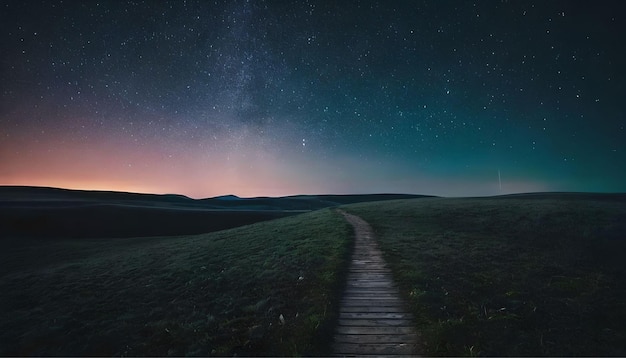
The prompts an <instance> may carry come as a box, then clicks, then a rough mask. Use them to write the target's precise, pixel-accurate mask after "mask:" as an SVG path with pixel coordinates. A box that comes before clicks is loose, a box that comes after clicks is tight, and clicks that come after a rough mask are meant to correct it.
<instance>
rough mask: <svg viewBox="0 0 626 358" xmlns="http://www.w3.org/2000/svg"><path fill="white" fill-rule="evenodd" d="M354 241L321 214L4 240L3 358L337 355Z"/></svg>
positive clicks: (0, 268)
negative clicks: (167, 231)
mask: <svg viewBox="0 0 626 358" xmlns="http://www.w3.org/2000/svg"><path fill="white" fill-rule="evenodd" d="M350 238H351V228H350V226H349V225H348V224H347V223H346V222H345V221H344V220H343V219H342V218H341V217H340V216H339V215H338V214H336V213H333V212H332V211H330V210H322V211H318V212H314V213H309V214H303V215H299V216H296V217H291V218H285V219H279V220H274V221H269V222H263V223H258V224H254V225H249V226H246V227H241V228H237V229H231V230H227V231H221V232H217V233H212V234H206V235H196V236H183V237H160V238H141V239H109V240H104V239H91V240H10V239H4V240H2V241H0V245H2V247H0V262H2V264H0V292H2V295H0V307H2V310H1V313H0V314H1V315H2V319H1V320H0V355H81V356H92V355H153V356H165V355H169V356H171V355H176V356H181V355H202V356H206V355H222V356H223V355H228V356H232V355H234V354H237V355H290V356H292V355H302V354H313V355H320V354H326V353H328V349H329V347H328V345H327V344H325V343H324V342H328V340H329V339H328V338H329V337H330V335H331V334H332V331H333V329H334V327H333V325H334V322H335V319H336V315H337V311H338V307H337V303H338V294H339V293H340V288H341V286H342V285H343V279H344V277H343V276H342V272H345V267H346V265H347V258H348V254H349V250H350V242H351V239H350ZM281 317H282V319H281Z"/></svg>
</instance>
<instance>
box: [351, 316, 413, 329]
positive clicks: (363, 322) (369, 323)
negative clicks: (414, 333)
mask: <svg viewBox="0 0 626 358" xmlns="http://www.w3.org/2000/svg"><path fill="white" fill-rule="evenodd" d="M339 325H340V326H358V327H409V326H411V325H412V321H411V320H409V319H398V318H392V319H360V318H347V319H339Z"/></svg>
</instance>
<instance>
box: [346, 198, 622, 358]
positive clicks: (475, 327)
mask: <svg viewBox="0 0 626 358" xmlns="http://www.w3.org/2000/svg"><path fill="white" fill-rule="evenodd" d="M602 198H604V199H605V200H594V199H593V198H583V197H577V196H576V195H573V196H563V197H561V198H558V197H553V198H543V199H542V200H537V198H534V199H524V198H508V199H507V198H500V199H497V198H493V199H491V198H484V199H421V200H409V201H394V202H387V203H384V204H381V203H377V204H374V205H370V204H356V205H352V206H347V207H346V210H347V211H349V212H352V213H355V214H358V215H360V216H361V217H363V218H364V219H365V220H367V221H368V222H369V223H370V224H371V225H372V226H373V227H374V230H375V232H376V234H377V235H378V237H379V241H380V244H381V248H382V250H383V251H384V253H385V257H386V259H387V260H388V262H389V264H390V266H391V268H392V270H393V271H394V274H395V275H396V279H397V280H398V281H399V284H400V286H401V289H402V292H403V294H404V295H405V296H406V297H407V299H408V300H409V302H410V305H411V308H412V310H413V312H414V314H415V315H416V317H417V320H418V322H417V324H418V329H420V330H421V331H422V332H423V336H424V341H425V343H426V347H425V348H426V353H427V354H428V355H479V354H480V355H498V356H505V355H506V356H511V355H514V356H526V355H531V356H534V355H536V356H539V355H552V356H568V355H600V356H603V355H620V356H624V355H626V326H625V325H624V322H625V321H626V304H625V303H624V302H625V301H624V297H626V266H625V265H624V264H623V260H624V257H626V204H625V202H624V200H623V199H619V198H613V199H619V200H612V199H611V198H612V197H610V196H604V197H599V199H602ZM596 199H598V198H596ZM620 200H621V202H620Z"/></svg>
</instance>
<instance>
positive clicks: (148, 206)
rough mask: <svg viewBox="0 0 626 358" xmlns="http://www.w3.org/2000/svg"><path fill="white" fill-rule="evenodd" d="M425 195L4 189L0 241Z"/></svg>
mask: <svg viewBox="0 0 626 358" xmlns="http://www.w3.org/2000/svg"><path fill="white" fill-rule="evenodd" d="M420 197H423V196H419V195H402V194H375V195H298V196H288V197H278V198H271V197H258V198H239V197H237V196H235V195H225V196H218V197H215V198H207V199H200V200H195V199H191V198H189V197H186V196H183V195H174V194H165V195H157V194H138V193H125V192H113V191H87V190H68V189H59V188H45V187H26V186H0V227H2V228H3V229H2V231H1V232H0V237H73V238H80V237H85V238H88V237H138V236H165V235H183V234H200V233H206V232H212V231H217V230H224V229H229V228H233V227H237V226H242V225H247V224H252V223H255V222H259V221H264V220H271V219H276V218H280V217H285V216H290V215H295V214H299V213H302V212H306V211H311V210H318V209H322V208H326V207H331V206H338V205H342V204H347V203H356V202H363V201H378V200H391V199H409V198H420Z"/></svg>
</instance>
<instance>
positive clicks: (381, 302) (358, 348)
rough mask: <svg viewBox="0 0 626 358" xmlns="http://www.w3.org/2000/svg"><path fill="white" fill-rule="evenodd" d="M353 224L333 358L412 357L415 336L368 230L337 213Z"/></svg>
mask: <svg viewBox="0 0 626 358" xmlns="http://www.w3.org/2000/svg"><path fill="white" fill-rule="evenodd" d="M339 212H340V213H341V214H342V215H343V216H344V217H345V218H346V220H347V221H348V222H349V223H350V224H352V226H353V227H354V231H355V237H356V239H355V240H356V241H355V247H354V253H353V255H352V261H351V263H350V268H349V270H348V278H347V280H348V282H347V285H346V291H345V293H344V297H343V300H342V301H341V306H340V310H339V324H338V326H337V329H336V332H335V342H334V345H333V350H334V354H335V355H337V356H363V355H375V356H399V355H400V356H416V355H417V353H418V352H417V350H418V334H417V332H416V330H415V325H414V324H413V317H412V316H411V314H410V313H408V312H407V311H406V310H405V304H404V302H403V301H402V299H401V298H400V294H399V292H398V289H397V287H396V286H395V284H394V282H393V278H392V276H391V271H390V270H389V269H388V268H387V267H386V265H385V261H384V260H383V257H382V253H381V251H380V250H379V249H378V246H377V244H376V241H374V234H373V232H372V228H371V227H370V226H369V224H368V223H367V222H365V221H364V220H363V219H361V218H360V217H358V216H355V215H352V214H348V213H346V212H344V211H339Z"/></svg>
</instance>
